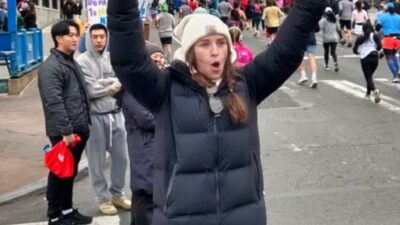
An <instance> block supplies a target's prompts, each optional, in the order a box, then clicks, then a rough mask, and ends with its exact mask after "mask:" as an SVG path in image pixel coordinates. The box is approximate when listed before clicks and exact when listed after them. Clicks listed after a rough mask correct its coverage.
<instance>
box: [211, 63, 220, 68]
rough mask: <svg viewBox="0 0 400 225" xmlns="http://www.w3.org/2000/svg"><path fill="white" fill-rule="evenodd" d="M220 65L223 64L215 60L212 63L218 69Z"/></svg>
mask: <svg viewBox="0 0 400 225" xmlns="http://www.w3.org/2000/svg"><path fill="white" fill-rule="evenodd" d="M220 65H221V63H219V62H214V63H212V64H211V66H212V67H214V68H215V69H218V68H219V66H220Z"/></svg>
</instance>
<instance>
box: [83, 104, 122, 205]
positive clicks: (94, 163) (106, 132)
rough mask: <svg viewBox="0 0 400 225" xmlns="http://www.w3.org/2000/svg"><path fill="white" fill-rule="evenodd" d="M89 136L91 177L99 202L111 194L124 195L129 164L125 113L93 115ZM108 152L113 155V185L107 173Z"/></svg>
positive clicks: (88, 155)
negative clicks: (105, 172) (106, 175)
mask: <svg viewBox="0 0 400 225" xmlns="http://www.w3.org/2000/svg"><path fill="white" fill-rule="evenodd" d="M90 118H91V120H92V125H91V126H90V137H89V140H88V142H87V144H86V155H87V158H88V162H89V176H90V179H91V181H92V185H93V189H94V192H95V194H96V197H97V199H98V201H99V202H100V203H102V202H105V201H110V200H111V197H112V196H116V197H120V196H122V195H124V192H123V188H124V186H125V173H126V168H127V165H128V150H127V143H126V131H125V119H124V116H123V114H122V112H119V113H109V114H104V115H91V116H90ZM106 151H108V152H109V153H110V157H111V186H110V188H109V189H108V185H107V181H106V177H105V175H104V170H105V161H106Z"/></svg>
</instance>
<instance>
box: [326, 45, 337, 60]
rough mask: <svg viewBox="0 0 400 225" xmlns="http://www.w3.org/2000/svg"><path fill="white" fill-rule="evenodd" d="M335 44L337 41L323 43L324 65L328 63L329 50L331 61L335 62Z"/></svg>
mask: <svg viewBox="0 0 400 225" xmlns="http://www.w3.org/2000/svg"><path fill="white" fill-rule="evenodd" d="M336 46H337V43H324V50H325V51H324V59H325V65H328V64H329V50H330V52H331V56H332V58H333V62H335V63H337V55H336Z"/></svg>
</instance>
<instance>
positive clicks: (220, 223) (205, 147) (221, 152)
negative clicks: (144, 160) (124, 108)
mask: <svg viewBox="0 0 400 225" xmlns="http://www.w3.org/2000/svg"><path fill="white" fill-rule="evenodd" d="M297 2H298V3H299V5H297V6H295V7H294V8H293V10H292V12H291V14H290V15H289V16H288V18H287V20H286V23H285V24H284V25H282V27H281V28H280V31H279V32H280V33H279V34H278V37H277V39H276V40H275V41H274V43H273V44H272V45H271V47H269V48H268V50H267V51H264V52H262V53H260V54H259V55H258V56H257V57H256V58H255V60H254V61H253V62H250V63H249V64H247V65H246V66H245V67H244V68H243V70H242V71H239V73H240V74H241V75H242V77H239V78H238V80H237V82H236V86H235V87H234V91H235V92H236V93H238V94H239V95H241V96H242V98H243V99H244V100H245V101H246V103H247V107H248V110H249V119H248V121H247V122H246V123H244V124H235V123H233V122H232V121H231V119H230V117H229V115H228V112H227V110H226V109H224V110H223V111H222V112H221V114H220V115H218V116H216V115H214V114H213V113H212V112H211V110H210V108H209V104H208V97H207V94H206V92H205V90H204V89H202V88H200V87H199V86H198V85H197V83H195V82H194V81H193V80H192V79H191V76H190V73H189V69H188V67H187V66H186V64H184V63H183V62H180V61H175V62H173V63H172V65H171V67H170V68H169V69H167V70H165V71H163V72H161V71H159V70H157V68H156V67H155V66H154V65H153V63H152V61H151V59H150V57H149V56H148V55H147V54H146V49H145V43H144V40H143V34H142V26H141V24H142V22H141V20H140V18H139V11H138V9H137V7H138V2H137V1H136V0H113V1H110V2H109V5H108V27H109V29H110V47H111V48H110V52H111V60H112V64H113V66H114V69H115V72H116V74H118V76H119V78H120V80H121V82H122V84H123V85H124V87H125V88H126V89H127V90H128V91H129V92H131V93H132V94H133V95H134V96H135V97H136V99H137V100H138V101H139V102H140V103H142V104H143V105H144V106H145V107H146V108H148V109H149V110H151V111H152V112H153V113H154V114H155V118H156V132H155V135H156V136H155V152H154V157H155V159H154V160H155V161H154V204H155V209H154V215H153V224H154V225H228V224H229V225H264V224H266V209H265V203H264V196H263V194H262V191H263V176H262V169H261V163H260V152H259V151H260V147H259V137H258V128H257V105H258V104H259V103H260V102H261V101H263V100H264V99H265V98H266V97H267V96H268V95H270V94H271V93H272V92H274V91H275V90H276V89H277V88H279V87H280V86H281V85H282V84H283V82H284V81H285V80H286V79H287V78H288V77H289V76H290V75H291V74H292V73H293V72H294V71H295V70H296V68H297V67H298V65H299V64H300V62H301V61H302V58H303V55H304V50H305V47H306V45H307V42H308V39H309V33H310V32H311V31H313V30H314V28H315V25H316V24H317V22H318V21H319V19H320V17H321V15H322V12H323V10H324V8H325V2H324V1H314V0H307V1H305V0H303V1H301V0H298V1H297ZM161 73H162V74H161ZM216 95H217V96H219V97H220V98H222V99H225V98H226V97H227V95H228V90H227V87H226V84H225V83H224V81H222V83H221V84H220V86H219V89H218V92H217V94H216Z"/></svg>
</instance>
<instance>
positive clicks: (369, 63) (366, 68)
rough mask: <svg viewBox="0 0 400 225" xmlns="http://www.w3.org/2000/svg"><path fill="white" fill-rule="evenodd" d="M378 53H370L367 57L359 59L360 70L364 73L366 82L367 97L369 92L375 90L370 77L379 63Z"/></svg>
mask: <svg viewBox="0 0 400 225" xmlns="http://www.w3.org/2000/svg"><path fill="white" fill-rule="evenodd" d="M378 55H379V54H378V52H377V51H374V52H371V53H370V54H369V55H368V56H367V57H365V58H363V59H361V68H362V70H363V73H364V77H365V81H366V82H367V95H370V94H371V91H374V90H375V84H374V80H373V79H372V76H373V75H374V72H375V70H376V68H377V67H378V63H379V56H378Z"/></svg>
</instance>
